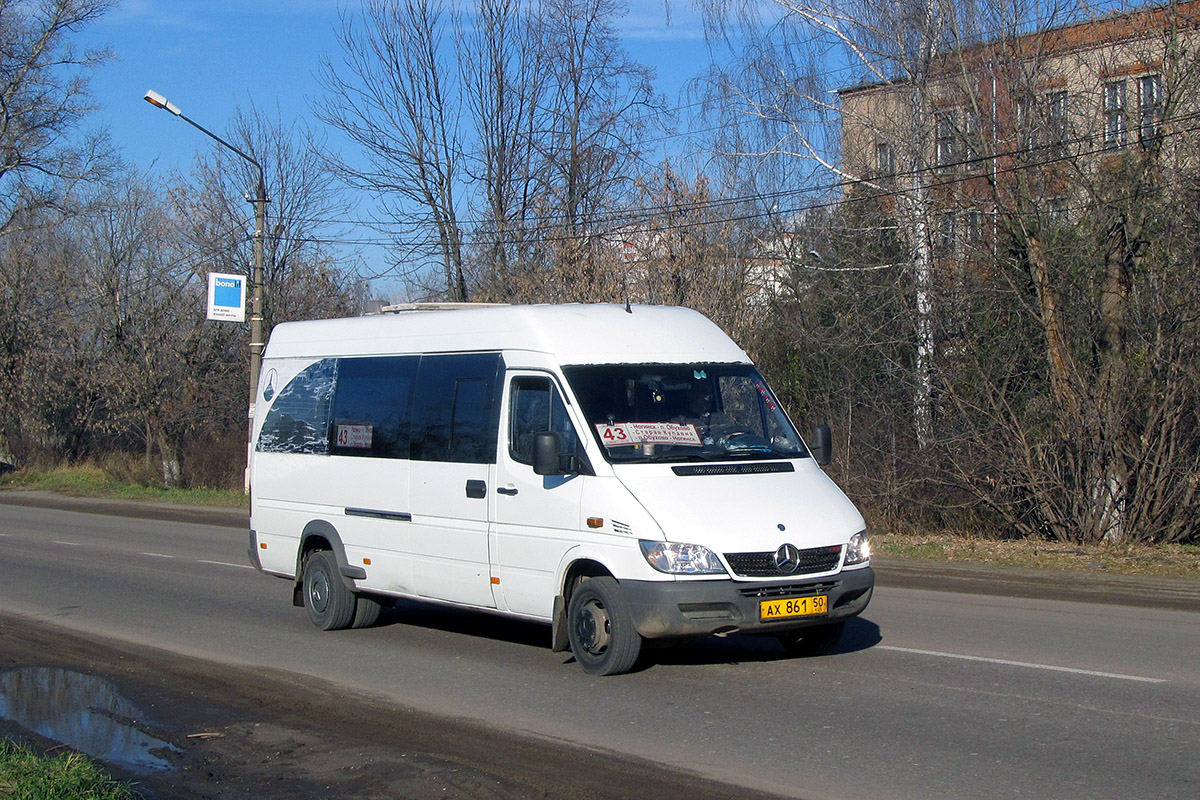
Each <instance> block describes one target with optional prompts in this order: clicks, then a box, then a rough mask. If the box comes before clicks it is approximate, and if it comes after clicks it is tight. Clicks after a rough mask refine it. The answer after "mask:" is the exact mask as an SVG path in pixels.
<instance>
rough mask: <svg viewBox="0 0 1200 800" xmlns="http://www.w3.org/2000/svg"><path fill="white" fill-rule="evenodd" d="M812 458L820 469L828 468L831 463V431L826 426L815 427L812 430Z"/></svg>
mask: <svg viewBox="0 0 1200 800" xmlns="http://www.w3.org/2000/svg"><path fill="white" fill-rule="evenodd" d="M809 449H810V450H811V451H812V457H813V458H814V459H815V460H816V462H817V463H818V464H820V465H821V466H822V467H827V466H829V464H830V463H832V461H833V431H832V430H830V428H829V426H828V425H824V424H822V425H817V426H816V427H815V428H813V438H812V446H811V447H810V448H809Z"/></svg>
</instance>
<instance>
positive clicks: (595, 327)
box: [264, 304, 750, 365]
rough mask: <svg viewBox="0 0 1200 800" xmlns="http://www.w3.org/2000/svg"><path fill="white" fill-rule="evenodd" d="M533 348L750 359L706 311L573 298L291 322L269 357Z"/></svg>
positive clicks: (588, 354) (596, 358)
mask: <svg viewBox="0 0 1200 800" xmlns="http://www.w3.org/2000/svg"><path fill="white" fill-rule="evenodd" d="M497 350H529V351H533V352H540V353H548V354H550V355H552V356H554V358H555V359H556V360H557V361H558V363H559V364H564V365H568V364H646V363H676V364H698V363H749V362H750V358H749V356H747V355H746V353H745V351H743V350H742V349H741V348H740V347H738V346H737V345H736V344H735V343H734V342H733V340H732V339H730V338H729V337H728V336H726V335H725V333H724V332H723V331H722V330H721V329H720V328H718V327H717V326H716V325H715V324H714V323H713V322H711V321H710V320H709V319H708V318H707V317H705V316H704V315H703V314H700V313H699V312H696V311H693V310H691V309H688V308H676V307H666V306H642V305H634V306H628V307H627V306H624V305H618V304H611V305H609V304H568V305H532V306H478V307H474V308H471V307H458V308H454V309H450V310H432V311H424V310H413V311H403V312H400V313H396V314H379V315H373V316H365V317H352V318H346V319H329V320H314V321H311V322H285V323H282V324H280V325H277V326H275V329H274V330H273V331H272V332H271V339H270V342H269V343H268V344H267V349H266V352H265V353H264V358H330V357H337V356H363V355H393V354H395V355H398V354H410V353H465V352H480V351H497Z"/></svg>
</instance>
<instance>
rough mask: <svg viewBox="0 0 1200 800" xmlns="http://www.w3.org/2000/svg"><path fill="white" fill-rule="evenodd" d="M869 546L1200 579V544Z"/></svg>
mask: <svg viewBox="0 0 1200 800" xmlns="http://www.w3.org/2000/svg"><path fill="white" fill-rule="evenodd" d="M871 549H872V551H873V552H874V553H876V554H878V555H882V556H892V557H896V558H911V559H917V560H920V561H935V562H943V563H958V564H981V565H988V566H997V567H1016V568H1021V569H1052V570H1070V571H1073V572H1092V571H1096V572H1107V573H1111V574H1114V575H1149V576H1156V577H1160V578H1193V579H1200V545H1185V544H1164V545H1154V546H1149V545H1139V544H1129V545H1126V544H1120V545H1118V544H1099V545H1080V544H1073V543H1070V542H1047V541H1039V540H1029V539H984V538H980V537H970V536H954V535H951V534H931V535H919V534H888V533H884V534H873V535H872V536H871Z"/></svg>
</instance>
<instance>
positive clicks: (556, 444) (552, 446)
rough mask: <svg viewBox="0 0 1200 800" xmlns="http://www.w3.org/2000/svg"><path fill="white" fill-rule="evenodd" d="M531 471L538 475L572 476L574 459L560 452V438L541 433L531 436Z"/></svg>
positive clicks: (553, 434) (576, 470) (575, 471)
mask: <svg viewBox="0 0 1200 800" xmlns="http://www.w3.org/2000/svg"><path fill="white" fill-rule="evenodd" d="M533 471H534V472H535V473H536V474H538V475H574V474H575V473H577V472H578V469H577V468H576V466H575V458H574V457H573V456H571V455H569V454H567V453H564V452H563V451H562V437H560V436H559V435H558V434H557V433H551V432H550V431H543V432H542V433H535V434H534V435H533Z"/></svg>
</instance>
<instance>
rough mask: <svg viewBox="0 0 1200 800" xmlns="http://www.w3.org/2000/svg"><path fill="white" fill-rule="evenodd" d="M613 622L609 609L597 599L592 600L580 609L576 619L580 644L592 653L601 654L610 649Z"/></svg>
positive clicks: (576, 632)
mask: <svg viewBox="0 0 1200 800" xmlns="http://www.w3.org/2000/svg"><path fill="white" fill-rule="evenodd" d="M610 631H611V624H610V622H609V618H608V611H607V609H605V608H604V605H603V604H602V603H600V602H599V601H596V600H590V601H588V602H587V603H585V604H584V606H583V608H581V609H579V615H578V616H577V617H576V619H575V634H576V638H577V639H578V641H579V644H580V645H581V646H582V647H583V649H584V650H585V651H587V652H588V653H589V654H591V655H600V654H602V653H603V652H604V651H605V650H607V649H608V642H609V634H610Z"/></svg>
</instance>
